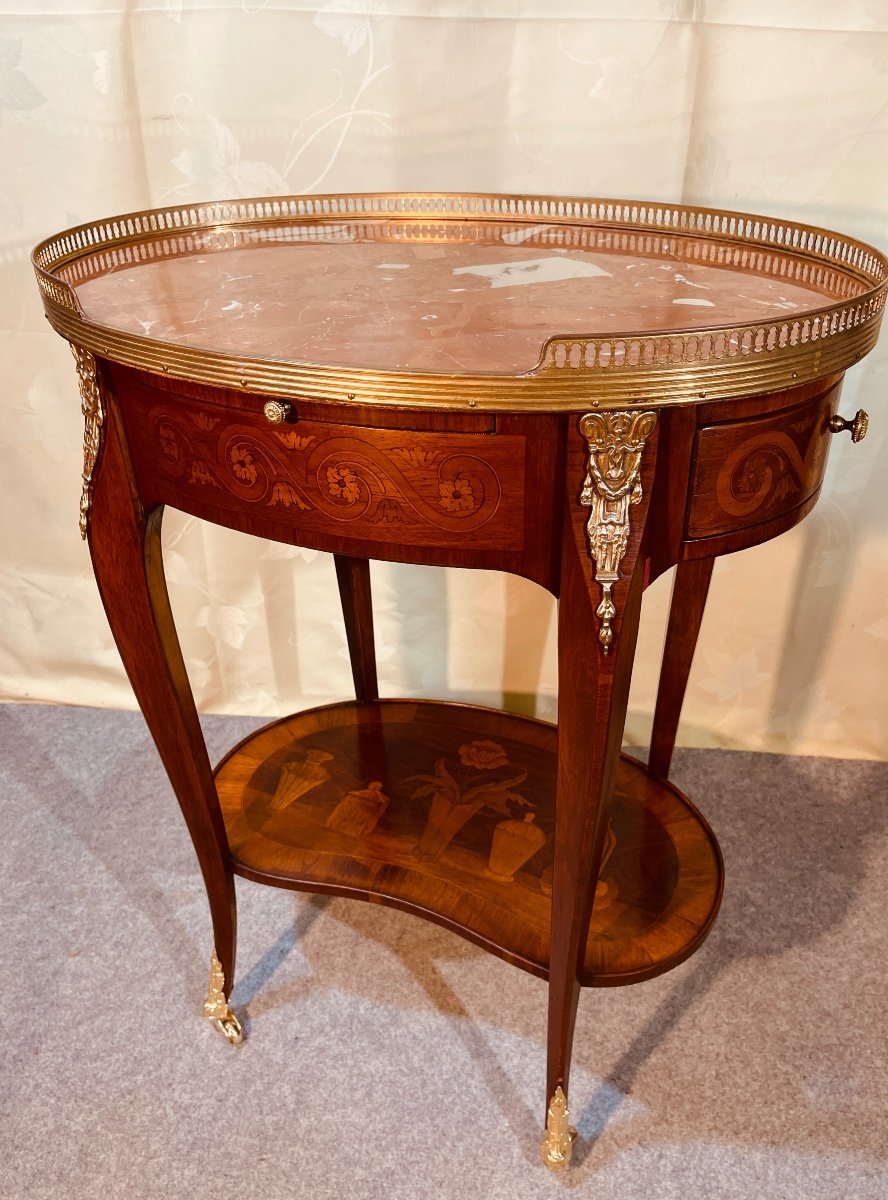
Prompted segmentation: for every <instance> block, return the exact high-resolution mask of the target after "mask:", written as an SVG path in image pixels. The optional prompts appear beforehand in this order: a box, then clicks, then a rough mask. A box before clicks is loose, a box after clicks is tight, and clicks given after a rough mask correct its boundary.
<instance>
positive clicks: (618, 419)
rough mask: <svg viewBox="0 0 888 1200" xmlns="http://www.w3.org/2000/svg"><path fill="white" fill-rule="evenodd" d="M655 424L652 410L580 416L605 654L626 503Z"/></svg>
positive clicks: (634, 492) (636, 488) (633, 500)
mask: <svg viewBox="0 0 888 1200" xmlns="http://www.w3.org/2000/svg"><path fill="white" fill-rule="evenodd" d="M656 424H657V414H656V413H653V412H638V413H633V412H593V413H587V414H586V416H584V417H583V418H582V420H581V421H580V431H581V432H582V434H583V436H584V437H585V438H586V441H587V442H588V444H589V464H588V471H587V474H586V480H585V482H584V484H583V491H582V493H581V496H580V502H581V503H582V504H584V505H586V506H587V507H588V508H590V509H591V510H592V511H591V512H590V514H589V520H588V521H587V522H586V530H587V532H588V535H589V549H590V551H591V554H592V558H593V559H594V560H595V579H596V582H597V583H599V584H600V585H601V593H602V594H601V603H600V604H599V605H598V608H597V609H596V610H595V614H596V616H597V617H598V618H599V620H600V621H601V627H600V629H599V631H598V640H599V642H601V646H602V649H603V651H604V653H605V654H607V653H609V651H610V647H611V642H612V641H613V636H614V634H613V629H612V623H613V619H614V617H615V616H616V615H617V610H616V606H615V605H614V601H613V597H612V595H611V590H612V588H613V586H614V584H615V583H616V582H617V580H618V579H619V578H620V564H621V563H622V561H623V558H624V557H625V554H626V548H627V546H628V545H629V506H630V505H631V504H638V503H639V502H640V501H641V498H642V493H641V455H642V451H643V450H644V444H645V442H646V441H647V439H648V437H649V436H650V435H651V433H652V432H653V430H654V426H655V425H656Z"/></svg>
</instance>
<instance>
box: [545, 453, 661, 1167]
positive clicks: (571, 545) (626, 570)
mask: <svg viewBox="0 0 888 1200" xmlns="http://www.w3.org/2000/svg"><path fill="white" fill-rule="evenodd" d="M654 451H655V438H651V440H650V443H649V447H648V449H647V451H646V453H645V457H646V459H647V460H648V461H647V462H645V464H644V466H643V469H642V470H641V473H640V475H638V476H636V482H637V483H640V484H641V492H640V493H639V492H634V493H633V495H635V496H636V499H635V500H633V502H632V508H631V510H628V509H626V510H624V514H625V515H626V519H627V521H631V524H630V525H629V530H628V535H627V538H626V542H625V554H624V555H623V556H622V558H621V559H620V560H619V561H618V567H619V569H618V572H617V579H616V581H615V582H613V583H612V596H611V601H612V603H611V602H609V601H608V602H607V603H606V601H607V596H608V591H607V590H606V589H604V588H603V586H602V581H601V576H602V575H603V574H605V569H604V568H603V566H602V563H603V562H604V553H603V551H602V547H601V545H599V546H598V552H599V558H600V559H601V561H600V562H598V563H596V562H594V561H593V560H592V557H591V556H590V541H589V538H590V536H592V533H591V530H587V528H586V520H585V518H586V513H585V512H584V511H583V509H581V508H579V506H578V505H577V502H576V491H577V489H576V488H574V489H573V492H574V494H573V495H571V496H569V498H568V512H567V516H566V520H565V529H564V539H563V545H562V559H561V587H560V595H559V606H558V697H559V698H558V773H557V782H556V797H555V864H554V875H553V883H552V931H551V943H550V952H549V1018H548V1068H547V1083H546V1101H547V1121H546V1132H545V1134H544V1137H543V1143H542V1146H541V1151H542V1157H543V1161H544V1162H545V1163H546V1165H547V1166H548V1167H550V1168H552V1169H553V1170H561V1169H563V1168H564V1167H565V1166H566V1165H567V1163H568V1161H569V1159H570V1152H571V1145H572V1141H573V1137H574V1136H575V1135H574V1131H573V1130H572V1129H571V1127H570V1123H569V1115H568V1111H567V1091H568V1083H569V1075H570V1059H571V1048H572V1044H573V1033H574V1025H575V1021H576V1011H577V1002H578V999H579V995H580V979H581V977H582V975H583V972H584V964H585V952H586V941H587V938H588V932H589V920H590V917H591V914H592V905H593V902H594V898H595V885H596V883H597V881H598V872H599V866H600V861H601V853H602V848H603V842H604V834H605V830H606V827H607V813H608V808H609V803H610V796H611V793H612V791H613V784H614V774H615V770H616V765H617V761H618V759H619V754H620V744H621V740H622V736H623V726H624V723H625V717H626V706H627V703H628V699H629V683H630V680H631V675H632V661H633V657H634V654H635V643H636V637H637V632H638V620H639V614H640V610H641V595H642V591H643V589H644V565H645V564H644V556H643V553H642V552H641V547H642V542H643V532H644V527H645V522H646V517H647V506H648V493H649V490H650V484H651V479H652V476H653V465H654V462H653V460H654V457H655V454H654ZM572 457H573V455H569V457H568V473H569V477H571V478H573V479H574V480H576V479H577V476H576V474H575V472H576V471H577V469H578V467H577V463H576V462H574V463H573V464H572V463H571V458H572ZM579 479H580V480H581V479H582V476H581V475H580V476H579ZM587 483H588V481H587ZM584 495H585V494H584ZM630 511H631V517H630V516H629V515H628V514H629V512H630ZM599 513H600V518H601V536H602V543H603V541H604V540H606V539H607V537H608V536H609V534H612V533H613V531H614V525H613V522H612V521H611V520H610V519H609V518H610V517H612V516H613V508H607V507H606V506H604V507H601V508H600V510H599ZM594 521H595V517H594V514H593V517H592V518H590V525H592V524H594ZM611 544H613V543H611ZM596 574H597V576H598V578H596ZM608 629H609V630H610V634H611V639H612V640H610V642H609V644H608V642H607V632H608ZM605 645H607V646H608V649H607V653H605Z"/></svg>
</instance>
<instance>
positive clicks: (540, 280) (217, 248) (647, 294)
mask: <svg viewBox="0 0 888 1200" xmlns="http://www.w3.org/2000/svg"><path fill="white" fill-rule="evenodd" d="M58 274H59V276H60V277H61V278H62V279H65V280H66V282H69V283H70V284H71V286H72V287H73V288H74V290H75V292H76V294H77V299H78V301H79V304H80V306H81V308H82V310H83V313H84V315H85V316H86V317H87V319H89V320H90V321H93V322H96V323H98V324H100V325H105V326H107V327H109V328H112V329H115V330H121V331H124V332H126V333H129V334H137V335H142V336H146V337H149V338H151V339H156V340H158V341H162V342H167V343H173V344H176V345H180V346H187V347H193V348H197V349H202V350H208V351H214V352H217V353H223V354H233V355H250V356H254V357H264V358H268V359H280V360H286V361H291V362H306V363H318V364H323V365H329V366H337V367H346V368H348V367H357V368H370V369H380V370H401V371H419V372H425V371H428V372H441V373H452V374H460V373H464V372H465V373H467V372H493V373H507V374H517V373H522V372H526V371H531V370H533V368H534V367H535V365H536V364H537V362H538V360H539V357H540V353H541V349H542V346H543V344H544V342H545V340H546V339H547V338H549V337H552V336H556V335H559V336H567V335H572V334H576V335H581V334H582V335H590V334H592V335H598V336H601V335H611V334H623V335H627V334H633V333H639V332H649V331H656V332H663V331H671V330H676V331H685V332H687V331H693V330H696V329H713V328H717V327H721V326H736V325H737V324H738V323H744V322H754V321H764V320H769V319H771V320H773V319H775V318H778V319H786V318H787V317H797V316H800V315H803V314H804V313H806V312H811V311H815V310H817V309H821V308H822V307H823V306H824V305H825V304H830V303H832V302H834V301H836V300H841V299H845V298H849V297H854V296H856V295H859V294H861V293H862V292H864V291H865V290H866V286H865V285H864V284H863V283H862V282H860V281H858V280H856V279H855V278H854V277H853V276H851V275H849V274H848V273H846V272H842V271H837V270H832V269H829V268H825V267H823V266H822V265H819V264H816V263H813V262H812V261H811V260H810V259H809V258H806V257H805V256H804V255H802V254H793V253H789V252H784V251H775V250H766V251H762V250H759V249H756V248H751V249H750V248H738V247H736V246H734V247H732V246H730V245H727V244H725V243H724V242H723V241H722V242H719V241H717V240H716V239H707V238H706V237H705V236H696V235H693V236H692V235H683V234H677V233H676V234H673V233H669V234H667V235H659V234H645V233H638V232H636V231H626V232H621V231H620V230H614V229H605V230H602V229H594V228H593V229H590V228H589V227H585V226H581V225H570V224H564V223H561V224H558V225H547V224H542V225H534V224H529V223H525V222H515V223H502V222H484V221H476V220H467V221H442V222H440V223H439V222H434V221H433V222H411V221H391V220H385V219H381V220H366V219H363V220H360V221H355V222H351V221H335V222H329V223H326V224H325V223H322V222H316V221H314V222H305V223H303V224H299V223H296V222H293V223H282V224H281V225H280V226H277V227H275V226H271V227H269V226H264V227H261V228H260V227H250V226H238V227H235V228H225V229H219V230H214V229H208V230H205V231H198V232H195V233H189V234H188V235H187V236H185V235H183V236H167V237H164V238H163V239H146V240H145V241H144V242H141V243H136V244H135V245H133V246H128V247H126V250H125V252H122V251H120V252H118V251H115V252H113V253H109V252H107V251H103V252H99V251H97V252H96V253H95V254H93V255H87V256H84V257H81V258H79V259H78V260H77V262H76V264H74V265H73V266H72V267H71V268H66V267H62V268H60V270H59V271H58Z"/></svg>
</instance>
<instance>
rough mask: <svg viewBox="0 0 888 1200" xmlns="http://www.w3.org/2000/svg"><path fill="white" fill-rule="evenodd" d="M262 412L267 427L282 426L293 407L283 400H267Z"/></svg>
mask: <svg viewBox="0 0 888 1200" xmlns="http://www.w3.org/2000/svg"><path fill="white" fill-rule="evenodd" d="M262 411H263V413H265V419H266V421H268V423H269V425H282V424H283V423H284V421H286V420H287V419H288V418H289V416H290V414H291V413H292V411H293V405H292V404H287V402H286V401H285V400H268V401H267V402H266V404H265V407H264V408H263V410H262Z"/></svg>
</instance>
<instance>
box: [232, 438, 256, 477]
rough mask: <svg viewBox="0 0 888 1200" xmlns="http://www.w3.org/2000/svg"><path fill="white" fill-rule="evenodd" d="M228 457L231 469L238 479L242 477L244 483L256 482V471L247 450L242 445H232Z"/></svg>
mask: <svg viewBox="0 0 888 1200" xmlns="http://www.w3.org/2000/svg"><path fill="white" fill-rule="evenodd" d="M229 457H230V460H231V469H232V471H234V473H235V475H236V476H237V478H238V479H242V480H243V481H244V483H255V482H256V476H257V475H258V471H257V470H256V464H255V463H254V462H253V456H252V454H251V453H250V452H249V450H247V449H246V448H245V447H243V446H232V447H231V451H230V455H229Z"/></svg>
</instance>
